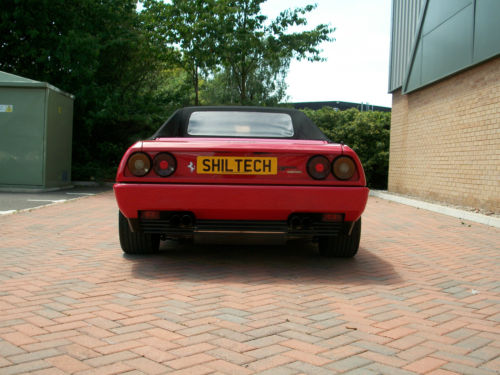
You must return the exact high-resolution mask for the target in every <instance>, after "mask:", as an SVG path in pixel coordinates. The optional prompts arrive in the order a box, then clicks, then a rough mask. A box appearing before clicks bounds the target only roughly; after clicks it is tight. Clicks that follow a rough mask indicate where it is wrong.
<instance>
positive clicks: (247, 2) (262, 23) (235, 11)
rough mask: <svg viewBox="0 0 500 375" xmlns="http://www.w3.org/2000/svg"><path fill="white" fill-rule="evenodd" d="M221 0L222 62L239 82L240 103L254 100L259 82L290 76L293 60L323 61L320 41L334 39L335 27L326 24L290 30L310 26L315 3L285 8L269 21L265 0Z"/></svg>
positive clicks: (262, 87)
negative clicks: (307, 15) (309, 15)
mask: <svg viewBox="0 0 500 375" xmlns="http://www.w3.org/2000/svg"><path fill="white" fill-rule="evenodd" d="M221 1H223V2H224V3H225V7H223V9H225V13H224V14H222V15H221V20H222V21H221V23H220V25H221V30H222V33H221V34H220V36H219V38H220V43H219V51H220V55H221V64H222V66H223V67H224V69H225V70H226V71H227V72H228V74H230V76H231V77H233V79H234V81H235V82H236V85H237V89H238V91H239V103H240V104H247V103H252V102H254V100H252V96H251V93H252V88H253V89H255V85H256V83H258V82H266V80H267V81H269V80H270V79H274V78H280V77H281V78H283V76H286V72H287V71H288V67H289V64H290V61H291V60H292V59H297V60H301V59H307V60H309V61H320V60H322V58H321V56H320V50H319V49H318V46H319V44H320V43H322V42H325V41H332V40H333V39H332V38H331V37H330V34H331V33H332V32H333V31H334V29H331V28H330V27H329V26H327V25H324V24H321V25H318V26H316V27H315V28H313V29H312V30H307V31H301V32H289V28H291V27H294V26H301V27H303V26H306V25H307V19H306V17H305V15H306V14H307V13H309V12H310V11H312V10H313V9H314V8H315V6H314V5H307V6H305V7H303V8H296V9H293V10H292V9H287V10H284V11H282V12H281V13H280V15H279V16H278V17H277V18H276V19H275V20H273V21H271V22H270V23H269V22H267V17H266V16H264V15H263V14H262V13H261V9H260V7H261V4H262V3H263V2H265V0H221ZM263 74H264V75H265V77H264V78H265V79H264V80H262V75H263ZM259 75H260V77H259ZM283 81H284V80H283ZM252 84H253V85H254V87H252ZM259 89H260V90H261V91H264V89H265V86H264V85H262V86H261V87H260V88H258V89H257V90H256V91H257V92H258V91H259ZM249 94H250V95H249Z"/></svg>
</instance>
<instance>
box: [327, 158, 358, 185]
mask: <svg viewBox="0 0 500 375" xmlns="http://www.w3.org/2000/svg"><path fill="white" fill-rule="evenodd" d="M355 170H356V165H355V164H354V160H352V159H351V158H350V157H348V156H339V157H338V158H337V159H335V160H334V161H333V164H332V172H333V175H334V176H335V177H336V178H338V179H339V180H349V179H350V178H351V177H352V176H353V175H354V171H355Z"/></svg>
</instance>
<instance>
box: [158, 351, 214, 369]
mask: <svg viewBox="0 0 500 375" xmlns="http://www.w3.org/2000/svg"><path fill="white" fill-rule="evenodd" d="M214 359H215V358H214V357H212V356H209V355H207V354H204V353H198V354H193V355H190V356H185V357H182V358H178V359H173V360H171V361H167V362H165V365H167V366H169V367H172V368H173V369H176V370H178V369H182V368H186V367H191V366H194V365H199V364H206V363H208V362H210V361H213V360H214Z"/></svg>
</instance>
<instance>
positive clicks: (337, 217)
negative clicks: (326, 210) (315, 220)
mask: <svg viewBox="0 0 500 375" xmlns="http://www.w3.org/2000/svg"><path fill="white" fill-rule="evenodd" d="M343 220H344V215H342V214H323V217H322V218H321V221H327V222H339V221H343Z"/></svg>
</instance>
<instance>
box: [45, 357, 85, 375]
mask: <svg viewBox="0 0 500 375" xmlns="http://www.w3.org/2000/svg"><path fill="white" fill-rule="evenodd" d="M45 361H46V362H48V363H50V364H51V365H52V366H54V367H57V368H58V369H59V370H62V371H64V372H67V373H70V374H72V373H75V372H78V371H83V370H87V369H88V368H89V366H88V365H87V364H85V363H84V362H82V361H79V360H78V359H75V358H73V357H70V356H69V355H61V356H57V357H51V358H47V359H46V360H45Z"/></svg>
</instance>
